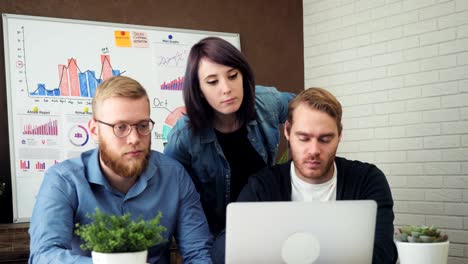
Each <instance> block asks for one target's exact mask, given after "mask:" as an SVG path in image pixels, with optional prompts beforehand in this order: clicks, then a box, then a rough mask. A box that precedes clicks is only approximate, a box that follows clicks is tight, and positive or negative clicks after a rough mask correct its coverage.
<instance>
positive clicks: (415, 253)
mask: <svg viewBox="0 0 468 264" xmlns="http://www.w3.org/2000/svg"><path fill="white" fill-rule="evenodd" d="M395 243H396V246H397V249H398V256H399V258H400V264H446V263H447V259H448V250H449V241H448V236H447V235H446V234H442V233H441V232H440V230H439V229H438V228H437V227H434V226H415V225H410V226H404V227H402V228H399V233H398V234H396V235H395Z"/></svg>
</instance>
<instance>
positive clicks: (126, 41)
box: [114, 30, 132, 47]
mask: <svg viewBox="0 0 468 264" xmlns="http://www.w3.org/2000/svg"><path fill="white" fill-rule="evenodd" d="M114 38H115V45H116V46H117V47H131V46H132V42H131V40H130V32H129V31H121V30H116V31H114Z"/></svg>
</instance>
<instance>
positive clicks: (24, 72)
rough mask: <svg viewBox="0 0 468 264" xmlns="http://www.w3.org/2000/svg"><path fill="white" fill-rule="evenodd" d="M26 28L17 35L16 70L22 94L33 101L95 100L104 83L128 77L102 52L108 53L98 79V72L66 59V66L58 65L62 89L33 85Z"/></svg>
mask: <svg viewBox="0 0 468 264" xmlns="http://www.w3.org/2000/svg"><path fill="white" fill-rule="evenodd" d="M24 30H25V29H24V26H22V27H21V28H20V29H18V31H17V43H18V47H17V49H16V50H17V60H16V68H17V74H18V77H19V78H18V80H17V81H18V83H19V84H23V85H24V86H23V87H22V88H21V91H27V93H28V96H30V97H62V98H63V97H72V98H73V99H90V98H92V97H93V96H94V92H95V90H96V87H97V86H98V85H99V84H100V83H101V82H102V81H104V80H106V79H108V78H110V77H112V76H115V75H120V74H122V73H124V72H125V71H122V70H120V69H114V68H113V66H112V64H111V58H110V55H109V54H105V53H107V52H108V49H107V48H102V49H101V50H102V51H103V52H105V53H103V54H100V65H101V67H100V72H99V74H98V75H96V71H94V70H81V69H80V67H79V65H78V59H77V58H73V57H69V58H66V60H67V63H66V64H61V63H59V64H57V68H58V76H57V83H58V85H57V86H55V87H52V88H49V87H47V86H46V84H45V83H35V84H34V85H31V87H30V85H29V82H28V68H27V62H26V58H27V56H26V52H27V49H26V47H25V46H26V45H25V43H26V39H25V32H24Z"/></svg>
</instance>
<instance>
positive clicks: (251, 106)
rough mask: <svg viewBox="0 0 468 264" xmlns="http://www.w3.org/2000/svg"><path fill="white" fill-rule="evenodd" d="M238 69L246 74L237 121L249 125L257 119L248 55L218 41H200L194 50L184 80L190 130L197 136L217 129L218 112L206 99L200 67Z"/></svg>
mask: <svg viewBox="0 0 468 264" xmlns="http://www.w3.org/2000/svg"><path fill="white" fill-rule="evenodd" d="M204 58H206V59H209V60H211V61H212V62H215V63H217V64H221V65H225V66H228V67H232V68H234V69H237V70H239V71H240V73H241V74H242V80H243V88H244V99H243V101H242V104H241V106H240V108H239V110H237V112H236V115H237V120H238V121H239V122H240V123H241V124H245V123H247V122H249V121H250V120H252V119H254V118H255V81H254V76H253V72H252V69H251V68H250V66H249V64H248V63H247V60H246V59H245V57H244V55H242V53H241V52H240V51H239V50H238V49H237V48H236V47H234V46H233V45H232V44H231V43H229V42H227V41H226V40H223V39H221V38H217V37H208V38H204V39H202V40H200V42H198V43H197V44H195V45H194V46H193V47H192V49H191V50H190V53H189V56H188V61H187V69H186V71H185V77H184V91H183V95H184V103H185V107H186V109H187V115H188V118H189V123H190V128H191V129H192V132H193V133H194V134H195V135H198V134H200V133H201V131H202V130H203V129H205V128H211V127H213V119H214V109H213V108H212V107H211V106H210V105H209V104H208V102H207V101H206V99H205V98H204V97H203V96H202V91H201V89H200V80H199V79H198V66H199V64H200V61H201V60H202V59H204Z"/></svg>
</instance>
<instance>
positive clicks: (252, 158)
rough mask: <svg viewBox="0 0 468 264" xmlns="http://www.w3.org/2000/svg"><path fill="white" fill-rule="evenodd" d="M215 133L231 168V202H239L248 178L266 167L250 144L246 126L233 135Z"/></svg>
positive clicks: (232, 133)
mask: <svg viewBox="0 0 468 264" xmlns="http://www.w3.org/2000/svg"><path fill="white" fill-rule="evenodd" d="M215 132H216V137H217V139H218V142H219V144H220V145H221V148H222V150H223V153H224V157H225V158H226V160H227V161H228V163H229V167H230V168H231V186H230V188H231V201H229V202H233V201H236V200H237V196H239V193H240V191H241V190H242V188H243V187H244V185H245V184H246V183H247V178H248V177H249V176H250V175H252V174H254V173H256V172H258V171H259V170H260V169H262V168H264V167H265V166H266V165H265V162H264V161H263V159H262V157H261V156H260V155H259V154H258V153H257V151H255V149H254V148H253V146H252V144H250V141H249V139H248V138H247V127H246V126H245V125H243V126H242V127H241V128H239V129H238V130H237V131H234V132H231V133H221V132H219V131H217V130H215Z"/></svg>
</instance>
